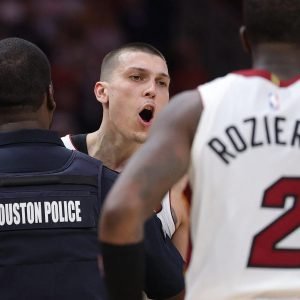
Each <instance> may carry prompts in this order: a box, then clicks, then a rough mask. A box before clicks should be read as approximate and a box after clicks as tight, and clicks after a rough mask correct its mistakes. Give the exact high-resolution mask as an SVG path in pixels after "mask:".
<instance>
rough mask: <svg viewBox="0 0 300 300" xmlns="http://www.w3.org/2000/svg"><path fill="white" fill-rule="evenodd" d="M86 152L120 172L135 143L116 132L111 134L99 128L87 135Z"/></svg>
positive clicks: (135, 146)
mask: <svg viewBox="0 0 300 300" xmlns="http://www.w3.org/2000/svg"><path fill="white" fill-rule="evenodd" d="M87 148H88V154H89V155H90V156H92V157H94V158H96V159H99V160H101V161H102V162H103V164H104V165H106V166H107V167H109V168H110V169H112V170H115V171H117V172H121V171H122V170H123V168H124V166H125V164H126V162H127V160H128V159H129V158H130V157H131V155H132V154H133V153H134V152H135V151H136V150H137V145H135V144H134V143H132V142H130V141H128V140H125V139H124V138H123V137H121V136H120V135H118V134H111V133H108V132H105V131H103V130H101V128H100V129H99V130H97V131H95V132H93V133H90V134H88V135H87Z"/></svg>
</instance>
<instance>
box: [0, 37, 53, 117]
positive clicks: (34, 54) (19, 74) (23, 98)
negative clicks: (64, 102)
mask: <svg viewBox="0 0 300 300" xmlns="http://www.w3.org/2000/svg"><path fill="white" fill-rule="evenodd" d="M50 83H51V69H50V64H49V60H48V58H47V56H46V55H45V53H44V52H43V51H42V50H41V49H40V48H38V47H37V46H36V45H34V44H33V43H31V42H29V41H27V40H24V39H21V38H15V37H11V38H6V39H2V40H0V109H1V108H7V109H13V108H22V109H24V108H29V109H31V110H34V111H35V110H37V109H38V108H39V107H40V106H41V104H42V102H43V100H44V95H45V93H47V91H48V88H49V85H50Z"/></svg>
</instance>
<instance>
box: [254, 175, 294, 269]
mask: <svg viewBox="0 0 300 300" xmlns="http://www.w3.org/2000/svg"><path fill="white" fill-rule="evenodd" d="M287 197H293V198H294V205H293V207H292V208H290V209H289V210H288V211H287V212H285V213H284V214H282V215H281V216H280V217H279V218H277V219H276V220H274V222H272V223H271V224H270V225H268V226H267V227H265V228H264V229H263V230H262V231H260V232H259V233H258V234H256V235H255V237H254V238H253V241H252V246H251V252H250V256H249V261H248V267H256V268H300V248H299V249H286V248H280V249H277V248H276V246H277V244H278V243H279V242H280V241H281V240H283V239H284V238H285V237H287V236H288V235H289V234H290V233H292V232H293V231H295V230H296V229H297V228H299V227H300V178H281V179H279V180H278V181H277V182H276V183H274V184H273V185H272V186H270V187H269V188H268V189H267V190H266V191H265V194H264V198H263V202H262V207H269V208H284V204H285V201H286V198H287Z"/></svg>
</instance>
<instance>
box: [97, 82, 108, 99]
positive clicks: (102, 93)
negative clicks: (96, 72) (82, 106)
mask: <svg viewBox="0 0 300 300" xmlns="http://www.w3.org/2000/svg"><path fill="white" fill-rule="evenodd" d="M94 93H95V96H96V99H97V100H98V101H99V102H100V103H102V104H105V103H108V92H107V82H105V81H98V82H96V84H95V87H94Z"/></svg>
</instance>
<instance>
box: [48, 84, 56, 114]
mask: <svg viewBox="0 0 300 300" xmlns="http://www.w3.org/2000/svg"><path fill="white" fill-rule="evenodd" d="M47 107H48V109H49V110H50V111H54V110H55V108H56V102H55V101H54V89H53V84H52V82H51V83H50V84H49V87H48V89H47Z"/></svg>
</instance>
